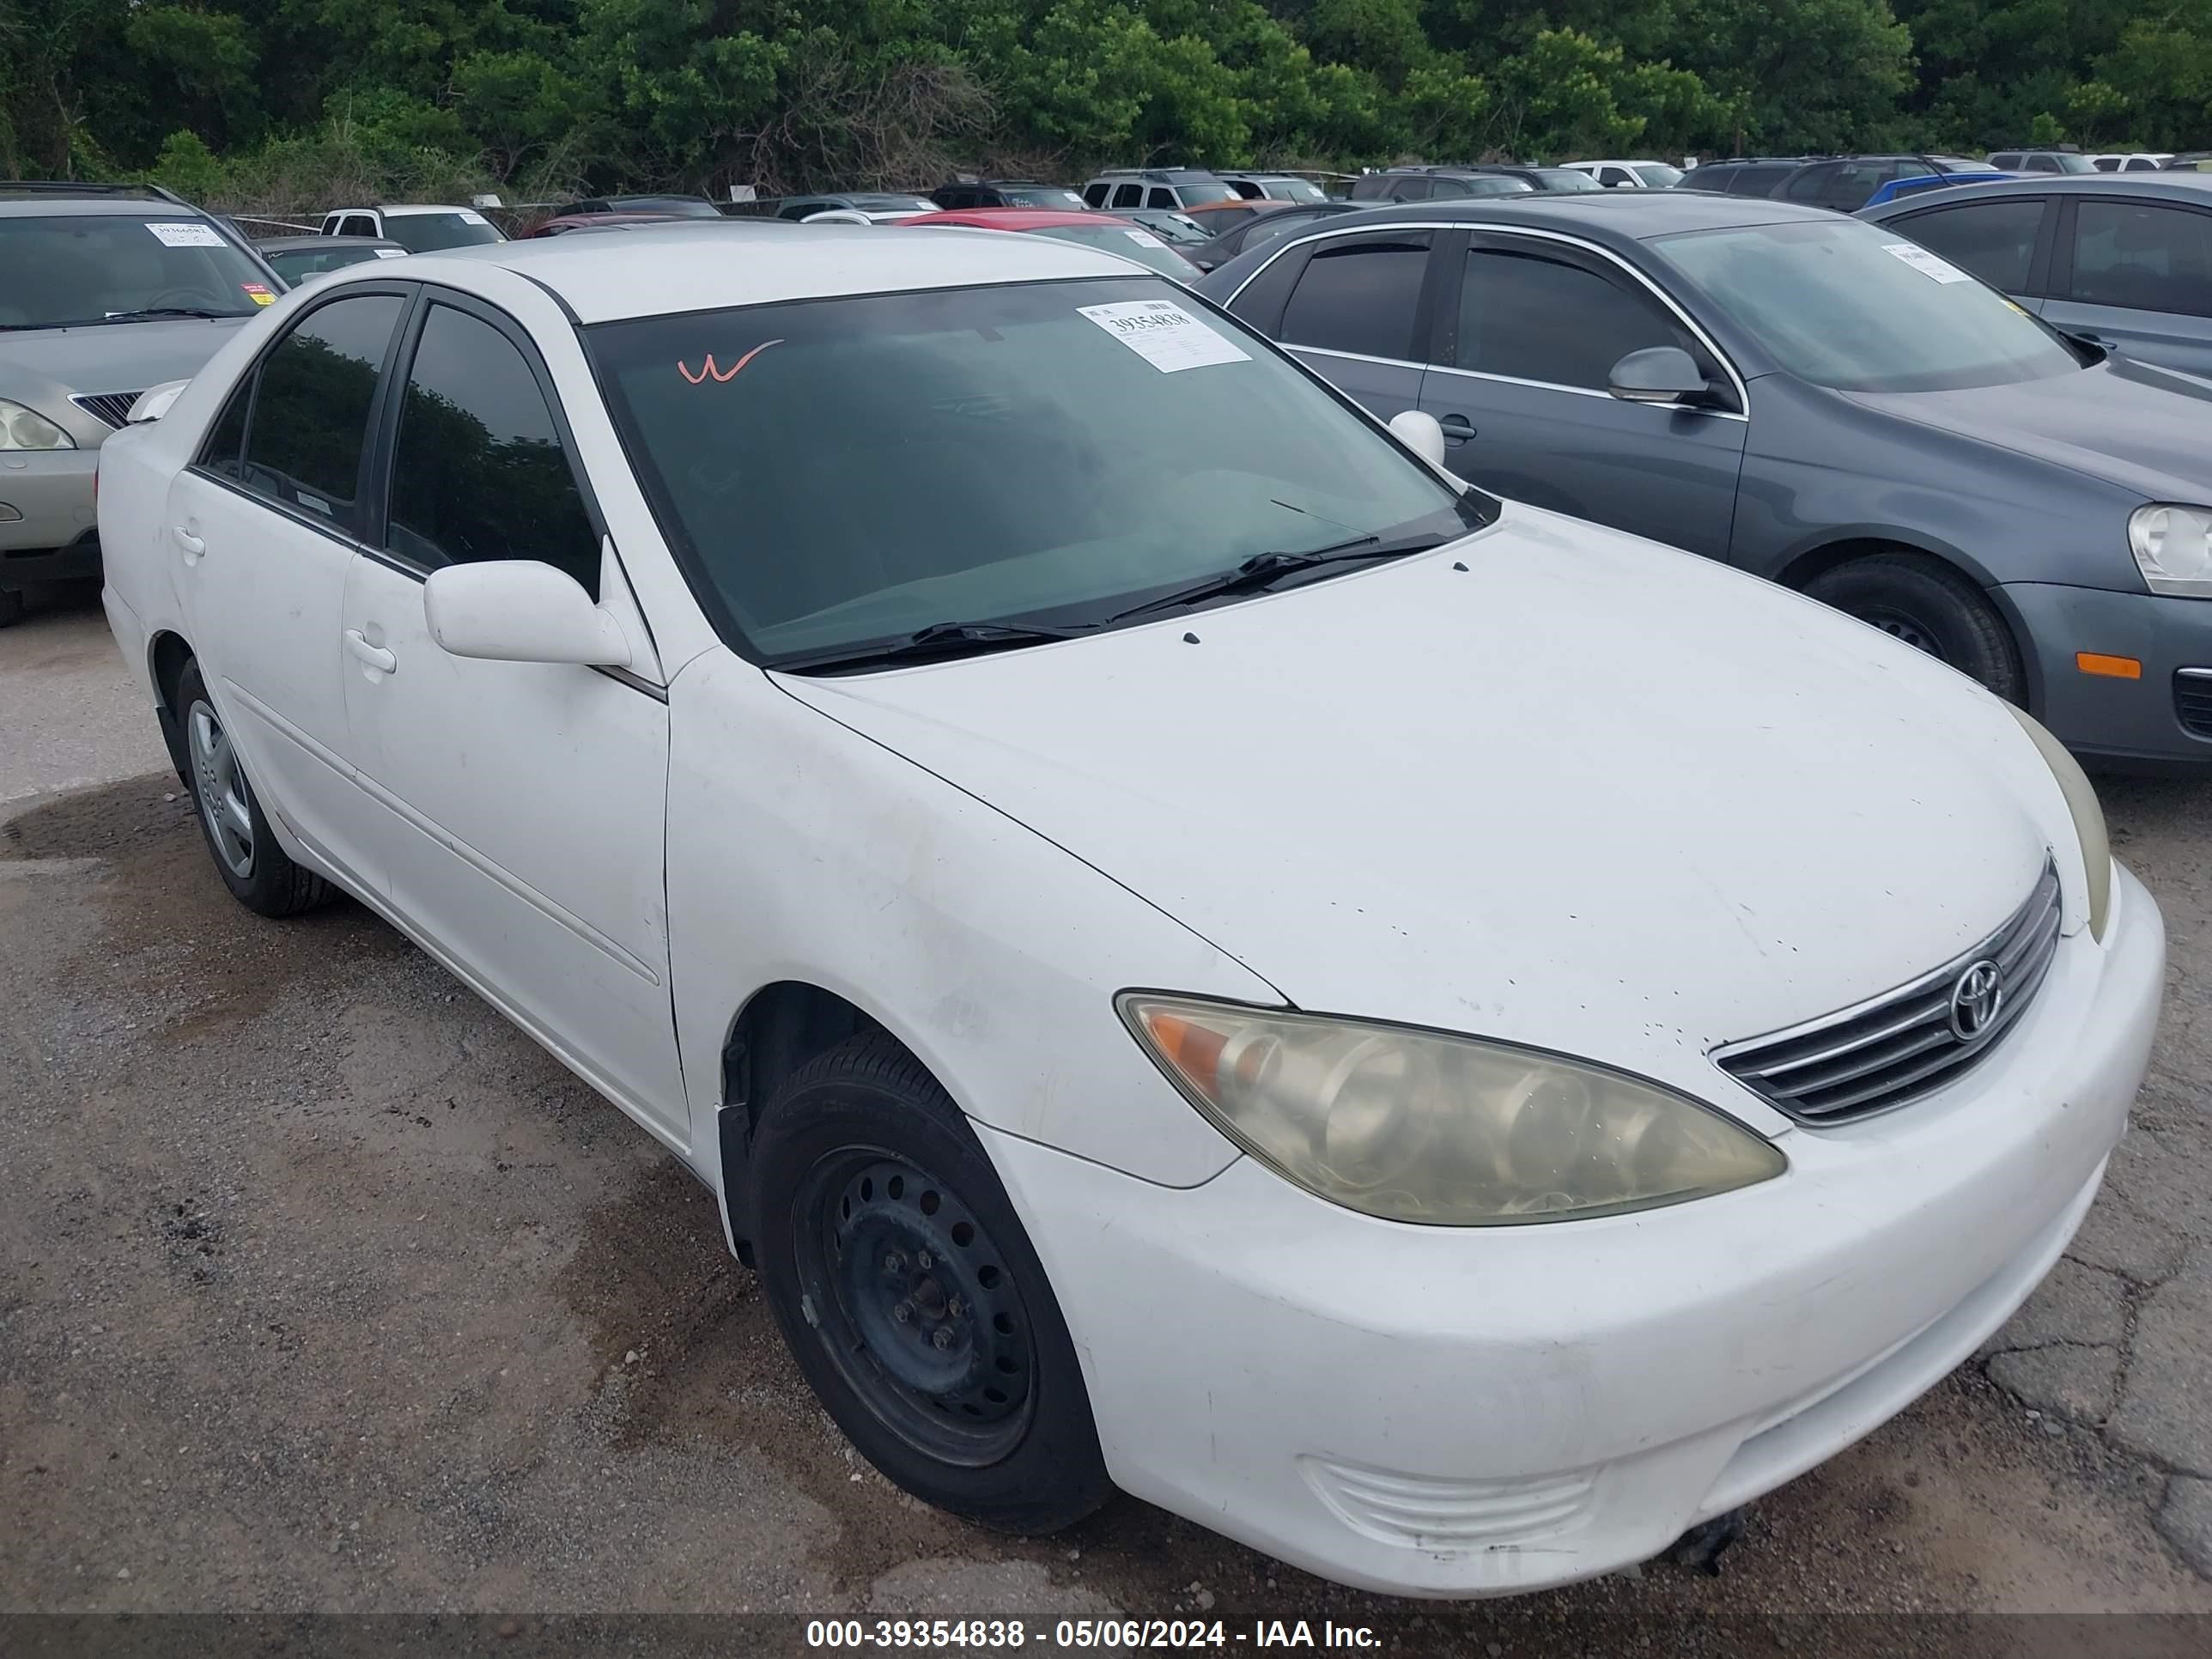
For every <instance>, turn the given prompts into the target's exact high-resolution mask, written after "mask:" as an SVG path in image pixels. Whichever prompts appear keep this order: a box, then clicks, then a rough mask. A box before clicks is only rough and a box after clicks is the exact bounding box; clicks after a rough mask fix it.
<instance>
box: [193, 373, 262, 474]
mask: <svg viewBox="0 0 2212 1659" xmlns="http://www.w3.org/2000/svg"><path fill="white" fill-rule="evenodd" d="M252 401H253V375H252V373H251V372H249V373H248V374H246V378H245V379H244V380H240V382H239V383H238V389H237V390H236V391H234V392H232V393H231V394H230V401H229V402H228V403H227V404H224V405H223V406H222V414H220V415H218V416H216V419H215V425H214V426H213V427H212V428H210V429H209V431H208V435H207V441H206V442H205V443H204V444H202V445H201V446H200V454H199V465H202V466H204V467H205V468H206V469H207V470H208V471H210V472H214V473H219V474H220V475H221V476H222V477H226V478H236V477H240V470H241V465H242V462H243V459H244V457H245V453H246V405H247V404H250V403H252Z"/></svg>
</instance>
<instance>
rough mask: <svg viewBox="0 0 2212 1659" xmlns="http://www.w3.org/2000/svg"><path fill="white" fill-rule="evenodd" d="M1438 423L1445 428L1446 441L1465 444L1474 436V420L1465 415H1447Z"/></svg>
mask: <svg viewBox="0 0 2212 1659" xmlns="http://www.w3.org/2000/svg"><path fill="white" fill-rule="evenodd" d="M1437 425H1438V426H1440V427H1442V428H1443V429H1444V441H1445V442H1446V443H1448V444H1463V443H1465V442H1466V441H1468V439H1469V438H1472V437H1473V436H1474V422H1473V421H1470V420H1468V418H1467V416H1464V415H1447V416H1444V417H1443V419H1442V420H1441V421H1438V422H1437Z"/></svg>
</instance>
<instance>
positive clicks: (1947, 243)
mask: <svg viewBox="0 0 2212 1659" xmlns="http://www.w3.org/2000/svg"><path fill="white" fill-rule="evenodd" d="M1862 217H1863V218H1865V219H1868V220H1870V221H1872V222H1875V223H1878V224H1882V225H1887V227H1889V228H1890V229H1892V230H1895V231H1902V232H1903V233H1904V234H1905V235H1907V236H1910V237H1911V239H1912V240H1914V241H1916V242H1918V243H1920V244H1921V245H1922V246H1926V247H1931V248H1933V249H1935V250H1936V252H1938V253H1940V254H1942V256H1943V257H1944V258H1946V259H1948V260H1949V261H1950V262H1951V263H1952V264H1954V265H1960V266H1963V267H1964V268H1965V269H1966V270H1971V271H1972V272H1973V273H1974V275H1975V276H1978V277H1980V278H1981V279H1982V280H1983V281H1984V282H1985V283H1989V284H1990V286H1991V287H1993V288H2001V289H2003V290H2004V291H2005V292H2006V293H2008V294H2009V295H2012V296H2013V298H2015V300H2017V301H2020V302H2021V304H2022V305H2024V306H2026V307H2027V308H2028V309H2029V310H2030V311H2033V312H2034V313H2036V314H2037V315H2038V316H2039V317H2041V318H2042V319H2044V320H2045V322H2047V323H2050V324H2051V325H2053V326H2054V327H2057V328H2062V329H2064V330H2065V331H2067V332H2068V333H2069V334H2072V335H2075V336H2078V337H2081V338H2082V339H2085V340H2087V341H2089V342H2091V343H2093V344H2096V345H2101V346H2110V347H2112V349H2115V350H2118V351H2124V352H2125V353H2127V354H2128V356H2130V357H2141V358H2142V359H2143V360H2144V361H2145V362H2154V363H2165V364H2167V365H2168V366H2170V367H2172V368H2185V369H2187V370H2188V371H2189V372H2190V373H2191V374H2206V375H2212V173H2153V172H2136V173H2065V174H2062V175H2059V176H2057V177H2045V178H2039V179H2018V180H2015V181H2014V182H2012V183H2009V184H2002V185H1978V186H1977V187H1976V188H1975V189H1973V190H1972V191H1964V190H1952V191H1938V192H1936V193H1935V194H1932V195H1925V196H1915V197H1910V198H1909V199H1907V200H1905V201H1902V202H1897V203H1891V204H1884V205H1882V206H1881V207H1878V208H1869V209H1868V210H1866V212H1865V213H1864V214H1863V215H1862Z"/></svg>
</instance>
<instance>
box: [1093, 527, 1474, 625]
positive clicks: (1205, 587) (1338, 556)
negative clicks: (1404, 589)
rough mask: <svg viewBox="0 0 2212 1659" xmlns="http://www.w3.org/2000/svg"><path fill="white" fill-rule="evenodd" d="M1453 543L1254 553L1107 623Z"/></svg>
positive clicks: (1377, 542)
mask: <svg viewBox="0 0 2212 1659" xmlns="http://www.w3.org/2000/svg"><path fill="white" fill-rule="evenodd" d="M1454 539H1455V538H1453V537H1449V536H1433V535H1421V536H1401V537H1400V538H1398V539H1397V540H1395V541H1389V542H1386V541H1384V540H1383V538H1381V537H1380V536H1371V535H1370V536H1354V537H1352V538H1351V539H1349V540H1348V541H1341V542H1331V543H1330V544H1328V546H1326V547H1316V548H1310V549H1308V550H1305V551H1304V552H1302V553H1255V554H1254V555H1253V556H1251V557H1250V558H1249V559H1247V560H1245V561H1244V562H1243V563H1242V564H1240V565H1238V566H1237V568H1236V569H1234V570H1231V571H1227V572H1225V573H1224V574H1221V575H1218V576H1208V577H1207V578H1206V580H1204V581H1202V582H1194V583H1193V584H1192V585H1191V586H1188V587H1182V588H1177V589H1176V591H1175V592H1172V593H1164V594H1162V595H1161V596H1160V597H1159V598H1158V599H1147V600H1146V601H1145V602H1144V603H1143V604H1142V605H1133V606H1131V607H1130V608H1129V609H1128V610H1127V611H1118V612H1116V613H1115V615H1113V616H1111V617H1108V618H1107V619H1106V620H1107V621H1108V622H1109V623H1117V622H1126V621H1127V620H1128V619H1129V618H1130V617H1148V616H1150V615H1152V613H1153V612H1154V611H1172V610H1174V609H1175V608H1176V606H1178V605H1196V604H1197V603H1198V602H1199V601H1200V600H1201V599H1218V598H1219V597H1220V596H1221V595H1223V594H1225V593H1257V592H1261V591H1263V590H1265V589H1267V588H1269V587H1272V586H1274V585H1275V584H1276V583H1277V582H1279V581H1280V580H1282V579H1283V578H1284V577H1285V576H1288V575H1291V574H1296V573H1297V572H1298V571H1302V570H1318V569H1320V568H1322V566H1323V565H1331V564H1359V563H1363V562H1365V561H1367V560H1369V559H1402V558H1404V557H1405V556H1407V554H1409V553H1425V552H1427V551H1428V550H1430V549H1431V548H1432V547H1442V546H1443V544H1445V543H1446V542H1447V541H1451V540H1454Z"/></svg>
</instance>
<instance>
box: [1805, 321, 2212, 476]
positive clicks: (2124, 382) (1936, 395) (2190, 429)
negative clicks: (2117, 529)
mask: <svg viewBox="0 0 2212 1659" xmlns="http://www.w3.org/2000/svg"><path fill="white" fill-rule="evenodd" d="M1845 395H1847V396H1849V397H1850V398H1851V399H1852V401H1854V402H1855V403H1857V404H1861V405H1862V406H1863V407H1865V408H1869V409H1874V410H1881V411H1882V412H1883V413H1886V414H1889V415H1893V416H1898V417H1899V418H1901V419H1904V420H1909V421H1913V422H1917V423H1918V424H1920V425H1923V426H1929V427H1935V428H1939V429H1941V430H1944V431H1948V432H1958V433H1963V434H1965V435H1967V436H1969V437H1972V438H1978V439H1980V440H1982V441H1984V442H1986V443H1992V444H1997V445H2000V446H2002V447H2004V448H2007V449H2010V450H2015V451H2017V452H2019V453H2022V454H2026V455H2032V456H2033V457H2034V458H2035V459H2038V460H2039V461H2044V462H2046V463H2048V464H2050V465H2054V466H2063V467H2065V468H2068V469H2069V470H2070V471H2075V472H2079V473H2082V474H2085V475H2086V476H2087V477H2094V478H2101V479H2105V480H2106V481H2108V482H2110V483H2114V484H2117V485H2118V486H2120V487H2121V488H2122V489H2124V490H2126V491H2127V492H2128V493H2129V494H2130V495H2136V496H2137V497H2139V498H2141V499H2142V500H2146V501H2205V500H2206V499H2207V498H2208V495H2212V381H2207V380H2200V379H2198V378H2197V376H2195V375H2193V374H2181V373H2179V372H2178V371H2175V370H2172V369H2166V368H2158V367H2156V366H2155V365H2154V364H2150V363H2139V362H2133V361H2132V360H2130V359H2129V358H2125V357H2118V356H2115V357H2112V358H2111V359H2109V360H2108V361H2106V362H2103V363H2100V364H2098V365H2096V366H2095V367H2093V368H2086V369H2084V370H2082V371H2081V373H2080V374H2057V375H2053V376H2051V378H2050V379H2048V380H2021V381H2018V382H2015V383H2014V384H2011V385H2008V386H1972V387H1968V388H1966V389H1965V390H1962V391H1957V392H1880V393H1875V392H1851V393H1847V394H1845Z"/></svg>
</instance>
